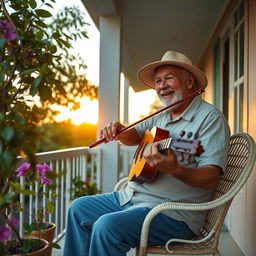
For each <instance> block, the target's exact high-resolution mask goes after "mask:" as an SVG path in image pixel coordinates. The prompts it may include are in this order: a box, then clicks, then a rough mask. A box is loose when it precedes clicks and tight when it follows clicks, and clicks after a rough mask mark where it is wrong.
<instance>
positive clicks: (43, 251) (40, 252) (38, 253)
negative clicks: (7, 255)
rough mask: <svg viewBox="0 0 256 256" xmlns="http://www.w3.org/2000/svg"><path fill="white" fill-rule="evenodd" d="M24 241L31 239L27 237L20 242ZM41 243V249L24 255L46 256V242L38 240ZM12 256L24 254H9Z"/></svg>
mask: <svg viewBox="0 0 256 256" xmlns="http://www.w3.org/2000/svg"><path fill="white" fill-rule="evenodd" d="M25 239H31V238H29V237H26V238H22V240H25ZM40 240H41V241H42V243H43V248H40V249H38V250H36V251H32V252H28V253H26V255H29V256H48V255H49V254H48V249H49V247H48V245H49V243H48V241H46V240H45V239H40ZM11 255H12V256H22V255H24V254H11Z"/></svg>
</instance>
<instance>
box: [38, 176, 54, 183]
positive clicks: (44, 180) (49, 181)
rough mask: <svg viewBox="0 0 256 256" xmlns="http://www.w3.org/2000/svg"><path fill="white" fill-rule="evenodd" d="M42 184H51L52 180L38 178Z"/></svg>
mask: <svg viewBox="0 0 256 256" xmlns="http://www.w3.org/2000/svg"><path fill="white" fill-rule="evenodd" d="M39 177H40V179H41V183H42V184H52V180H50V179H47V178H46V177H45V176H39Z"/></svg>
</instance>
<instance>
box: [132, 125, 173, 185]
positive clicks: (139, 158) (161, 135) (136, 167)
mask: <svg viewBox="0 0 256 256" xmlns="http://www.w3.org/2000/svg"><path fill="white" fill-rule="evenodd" d="M168 137H169V132H168V131H166V130H163V129H161V128H158V127H153V128H152V129H151V130H150V131H149V130H146V131H145V133H144V136H143V138H142V140H141V143H140V145H139V146H138V148H137V150H136V152H135V155H134V158H133V162H132V166H131V169H130V173H129V176H128V180H129V181H135V182H138V183H143V182H145V181H146V182H152V181H153V180H154V178H155V176H156V173H157V170H156V169H154V168H152V167H151V166H150V165H149V164H148V163H147V162H146V161H145V159H144V157H143V152H144V149H145V147H146V146H147V145H148V144H151V143H154V142H157V141H161V140H164V139H167V138H168Z"/></svg>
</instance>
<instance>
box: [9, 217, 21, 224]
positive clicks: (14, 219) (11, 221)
mask: <svg viewBox="0 0 256 256" xmlns="http://www.w3.org/2000/svg"><path fill="white" fill-rule="evenodd" d="M7 223H8V224H9V225H12V226H14V227H18V226H19V225H20V221H19V220H18V219H16V218H15V217H14V216H12V217H11V218H10V219H9V220H8V222H7Z"/></svg>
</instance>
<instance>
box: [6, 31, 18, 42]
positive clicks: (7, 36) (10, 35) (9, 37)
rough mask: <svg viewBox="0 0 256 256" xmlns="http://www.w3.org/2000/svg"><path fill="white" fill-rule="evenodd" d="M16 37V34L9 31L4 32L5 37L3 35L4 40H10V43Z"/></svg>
mask: <svg viewBox="0 0 256 256" xmlns="http://www.w3.org/2000/svg"><path fill="white" fill-rule="evenodd" d="M16 37H17V34H16V33H14V32H13V31H11V30H9V31H6V32H5V35H4V38H5V40H10V41H12V40H15V39H16Z"/></svg>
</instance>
